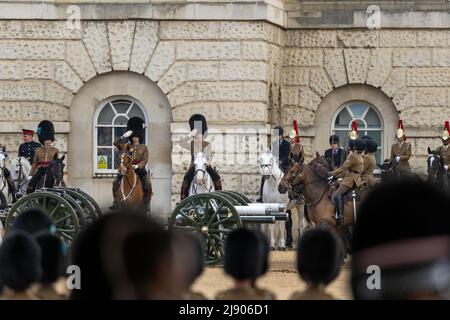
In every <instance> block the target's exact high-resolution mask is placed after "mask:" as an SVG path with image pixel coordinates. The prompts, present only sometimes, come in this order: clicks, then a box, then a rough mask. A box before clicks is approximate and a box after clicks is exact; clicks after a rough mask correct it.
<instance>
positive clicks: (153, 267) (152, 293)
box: [123, 228, 180, 299]
mask: <svg viewBox="0 0 450 320" xmlns="http://www.w3.org/2000/svg"><path fill="white" fill-rule="evenodd" d="M123 250H124V258H125V270H126V271H127V274H128V276H129V278H130V281H131V283H132V285H133V286H134V290H135V298H137V299H173V298H176V297H175V296H174V294H175V292H174V291H175V290H174V278H173V274H174V273H173V263H172V258H173V253H172V242H171V235H170V234H169V233H168V232H167V231H166V230H163V229H162V228H154V229H153V230H147V231H140V232H136V233H133V234H130V235H129V236H128V237H127V238H126V239H125V242H124V247H123ZM178 294H180V293H179V292H178Z"/></svg>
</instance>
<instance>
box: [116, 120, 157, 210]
mask: <svg viewBox="0 0 450 320" xmlns="http://www.w3.org/2000/svg"><path fill="white" fill-rule="evenodd" d="M144 123H145V121H144V120H142V119H141V118H139V117H132V118H130V119H128V122H127V132H125V133H124V134H123V135H122V136H121V137H119V138H118V139H117V140H116V141H114V143H113V144H114V146H115V147H117V148H120V146H121V145H122V144H124V143H126V139H127V138H128V139H129V143H126V144H125V150H126V151H128V152H129V154H130V157H131V161H132V167H133V169H134V172H136V174H137V175H138V176H139V178H140V179H141V183H142V187H143V191H144V203H146V204H147V203H149V202H150V197H151V191H152V186H151V181H150V177H149V176H148V174H147V169H146V168H145V166H146V165H147V162H148V148H147V146H146V145H145V144H143V143H142V142H144V134H145V131H144ZM121 179H122V177H121V176H120V175H119V174H118V175H117V178H116V180H114V182H113V190H117V188H118V187H119V186H120V181H121ZM113 207H114V205H113Z"/></svg>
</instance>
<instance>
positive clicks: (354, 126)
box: [352, 120, 358, 133]
mask: <svg viewBox="0 0 450 320" xmlns="http://www.w3.org/2000/svg"><path fill="white" fill-rule="evenodd" d="M352 130H355V131H356V133H358V126H357V124H356V121H355V120H353V122H352Z"/></svg>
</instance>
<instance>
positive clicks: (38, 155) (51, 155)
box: [30, 147, 59, 175]
mask: <svg viewBox="0 0 450 320" xmlns="http://www.w3.org/2000/svg"><path fill="white" fill-rule="evenodd" d="M58 153H59V151H58V149H56V148H55V147H49V148H48V149H47V148H45V147H39V148H37V149H36V152H35V153H34V157H33V163H32V165H31V171H30V175H34V174H35V173H36V171H37V170H38V169H40V168H46V167H47V166H48V165H49V164H50V162H52V161H53V160H56V159H57V158H58Z"/></svg>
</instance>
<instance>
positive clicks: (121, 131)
mask: <svg viewBox="0 0 450 320" xmlns="http://www.w3.org/2000/svg"><path fill="white" fill-rule="evenodd" d="M125 132H127V127H119V128H114V140H116V139H117V138H118V137H120V136H121V135H123V134H124V133H125Z"/></svg>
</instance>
